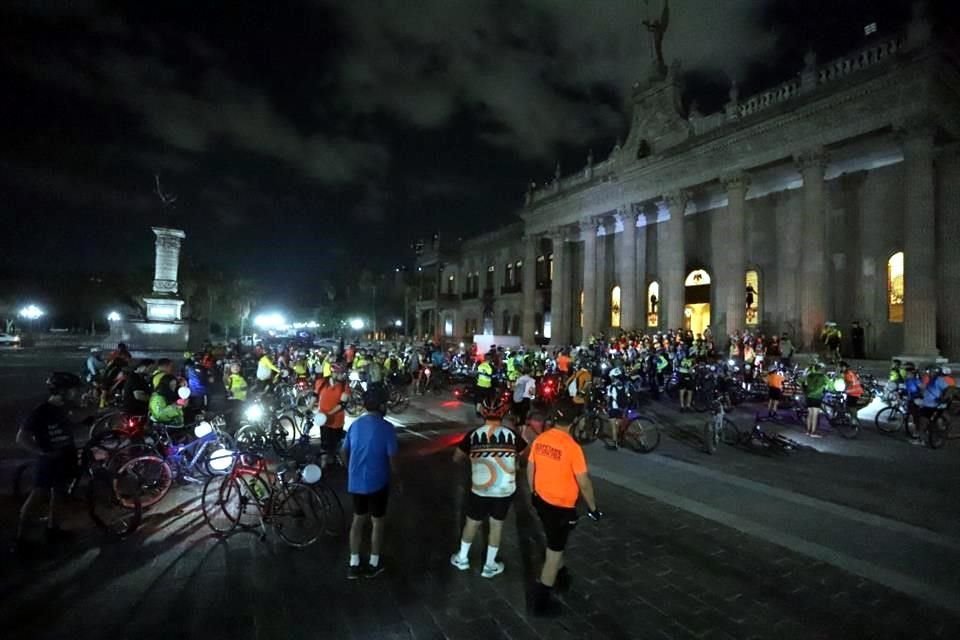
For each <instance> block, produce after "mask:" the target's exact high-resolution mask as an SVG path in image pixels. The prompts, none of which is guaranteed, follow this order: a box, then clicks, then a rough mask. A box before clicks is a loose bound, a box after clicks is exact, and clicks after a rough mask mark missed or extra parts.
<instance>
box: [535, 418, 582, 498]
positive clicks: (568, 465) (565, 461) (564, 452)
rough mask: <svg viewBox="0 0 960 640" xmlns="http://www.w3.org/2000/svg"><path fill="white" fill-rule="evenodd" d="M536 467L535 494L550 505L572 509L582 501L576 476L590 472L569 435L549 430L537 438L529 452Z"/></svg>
mask: <svg viewBox="0 0 960 640" xmlns="http://www.w3.org/2000/svg"><path fill="white" fill-rule="evenodd" d="M530 462H532V463H533V464H534V465H535V468H534V475H533V491H534V492H535V493H536V494H537V495H538V496H540V497H541V498H543V500H544V501H545V502H547V503H548V504H552V505H554V506H556V507H568V508H572V507H574V506H576V504H577V498H579V497H580V485H578V484H577V476H578V475H579V474H581V473H586V472H587V461H586V459H585V458H584V457H583V449H581V448H580V445H579V444H577V441H576V440H574V439H573V436H571V435H570V434H569V433H567V432H565V431H563V430H561V429H548V430H546V431H544V432H543V433H542V434H540V435H539V436H537V439H536V440H534V441H533V445H532V446H531V448H530Z"/></svg>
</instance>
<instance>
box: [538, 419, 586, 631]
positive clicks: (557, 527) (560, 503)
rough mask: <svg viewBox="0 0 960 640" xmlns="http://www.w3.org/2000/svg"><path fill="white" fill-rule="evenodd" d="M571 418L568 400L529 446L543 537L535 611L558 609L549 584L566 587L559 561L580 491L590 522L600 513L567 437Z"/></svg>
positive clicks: (574, 518)
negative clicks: (544, 540) (545, 547)
mask: <svg viewBox="0 0 960 640" xmlns="http://www.w3.org/2000/svg"><path fill="white" fill-rule="evenodd" d="M573 416H574V410H573V408H572V407H571V406H570V405H569V403H563V404H561V405H560V406H559V407H558V408H557V409H555V410H554V412H553V415H552V420H553V428H552V429H547V430H546V431H544V432H543V433H542V434H540V435H539V436H538V437H537V439H536V440H534V441H533V445H531V447H530V458H529V461H528V463H527V484H528V485H529V487H530V494H531V495H532V496H533V506H534V508H535V509H536V510H537V514H538V515H539V516H540V521H541V522H542V523H543V531H544V534H545V535H546V538H547V552H546V559H545V560H544V563H543V570H542V571H541V572H540V580H539V581H538V582H537V583H536V585H534V594H533V599H532V602H531V604H532V607H533V613H534V614H535V615H543V616H551V615H557V614H558V613H560V604H559V603H558V602H557V601H556V600H555V599H554V598H553V595H552V590H553V588H554V586H556V588H557V589H558V590H561V591H565V590H566V589H568V588H569V587H570V574H569V572H568V571H567V569H566V567H564V565H563V550H564V548H565V547H566V545H567V537H568V536H569V535H570V531H571V530H572V529H573V527H574V525H575V524H576V522H577V509H576V506H577V499H578V498H579V497H580V495H581V494H583V499H584V501H585V502H586V503H587V507H588V508H589V509H590V511H589V513H588V514H587V515H589V516H590V518H591V519H592V520H595V521H596V520H600V519H601V518H602V517H603V514H602V513H601V512H600V511H598V510H597V501H596V498H595V497H594V493H593V483H592V482H591V481H590V476H589V475H588V473H587V461H586V459H585V458H584V457H583V449H581V448H580V445H579V444H577V441H576V440H574V439H573V436H571V435H570V424H571V422H572V419H573Z"/></svg>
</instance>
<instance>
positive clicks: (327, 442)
mask: <svg viewBox="0 0 960 640" xmlns="http://www.w3.org/2000/svg"><path fill="white" fill-rule="evenodd" d="M349 396H350V388H349V387H347V373H346V370H345V368H344V367H343V365H341V364H336V365H334V366H333V375H332V376H330V383H329V384H326V385H323V387H322V388H321V389H320V392H319V393H318V394H317V411H319V412H320V413H322V414H324V415H325V416H326V417H327V421H326V423H325V424H324V425H323V427H321V430H320V442H321V448H322V449H323V454H324V458H326V459H327V460H329V459H330V458H331V457H333V456H334V455H335V454H336V452H337V450H338V449H339V448H340V442H341V441H342V440H343V426H344V421H345V413H344V410H343V403H344V402H346V401H347V398H349Z"/></svg>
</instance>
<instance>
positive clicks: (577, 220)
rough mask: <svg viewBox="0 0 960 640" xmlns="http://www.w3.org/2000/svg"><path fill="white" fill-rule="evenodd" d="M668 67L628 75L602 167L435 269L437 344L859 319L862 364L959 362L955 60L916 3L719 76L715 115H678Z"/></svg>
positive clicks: (550, 187)
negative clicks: (802, 49)
mask: <svg viewBox="0 0 960 640" xmlns="http://www.w3.org/2000/svg"><path fill="white" fill-rule="evenodd" d="M680 76H681V73H680V68H679V63H675V64H674V66H673V67H672V68H670V69H668V70H665V72H664V71H659V72H658V71H656V70H655V71H654V72H652V73H651V77H650V78H649V79H648V80H647V81H646V82H643V83H638V84H637V85H635V86H634V88H633V93H632V98H633V117H632V122H631V128H630V133H629V136H628V137H627V139H626V140H625V142H624V143H623V144H622V145H620V144H618V145H617V146H616V147H615V148H614V150H613V151H612V153H611V154H610V155H609V157H608V158H607V159H605V160H603V161H602V162H599V163H596V164H595V163H593V161H592V158H588V160H587V163H586V166H585V167H584V168H583V169H582V170H581V171H579V172H577V173H576V174H574V175H568V176H563V175H561V172H560V171H559V167H558V170H557V174H556V176H555V178H554V180H553V181H552V182H551V183H549V184H547V185H545V186H541V187H539V188H536V187H534V186H533V185H531V188H530V190H529V191H528V193H527V198H526V204H525V206H524V207H523V209H522V210H521V211H520V212H519V217H520V219H521V221H522V222H520V223H517V224H514V225H511V226H509V227H506V228H504V229H501V230H498V231H495V232H493V233H490V234H486V235H484V236H482V237H479V238H476V239H473V240H471V241H469V242H466V243H463V244H462V245H461V246H460V247H458V250H457V252H456V253H455V254H454V255H450V256H448V257H447V259H446V260H445V261H443V262H442V264H440V266H441V267H442V269H440V270H438V271H437V275H436V278H437V279H436V289H437V292H438V298H437V299H436V300H433V301H429V304H432V305H433V308H434V310H435V313H436V317H437V318H438V319H439V320H438V322H437V323H436V326H435V334H436V336H437V337H438V338H454V337H457V336H465V335H471V333H481V332H483V331H484V330H485V329H486V330H488V332H492V333H496V334H502V333H519V335H521V336H522V337H523V338H524V340H525V342H527V343H533V342H534V341H536V340H538V339H541V338H544V337H549V338H550V341H551V342H552V343H555V344H567V343H571V342H578V341H580V340H583V339H584V338H585V337H587V336H589V335H590V334H592V333H596V332H599V331H604V330H606V331H609V330H611V329H616V328H624V329H642V330H654V329H665V328H676V327H690V328H692V329H694V331H696V332H701V331H702V330H703V329H704V328H705V327H708V326H709V327H710V328H711V330H712V332H713V333H714V335H724V334H729V333H731V332H733V331H734V330H737V329H743V328H744V327H753V328H756V329H757V330H762V331H766V332H771V331H776V332H780V331H787V332H790V333H792V334H793V335H794V336H795V339H799V340H800V342H802V343H803V344H804V345H810V344H812V343H813V342H814V341H815V340H816V337H817V336H818V335H819V332H820V330H821V328H822V327H823V325H824V323H825V322H827V321H834V322H837V323H838V325H840V327H841V328H842V329H844V330H845V331H846V330H847V329H848V328H849V326H850V324H851V323H852V322H853V321H854V320H858V321H859V322H860V323H861V324H862V325H863V326H864V327H865V329H866V342H867V345H866V346H867V350H868V352H869V354H870V355H872V356H877V357H884V356H890V355H895V354H908V355H911V356H917V357H919V356H924V357H929V356H934V355H936V354H938V353H939V354H942V355H946V356H950V357H954V358H956V357H960V322H958V318H960V295H956V293H955V292H956V291H958V290H960V289H958V287H957V286H956V285H958V284H960V237H958V236H960V145H958V143H957V140H958V138H960V57H958V55H957V53H956V52H954V51H952V50H951V49H950V48H949V47H947V46H945V45H944V43H941V42H939V41H937V40H936V39H934V38H933V37H932V35H931V28H930V25H929V23H928V22H927V20H926V18H925V17H924V15H923V14H922V13H918V14H917V15H915V17H914V19H913V21H912V23H911V24H910V26H909V29H908V31H907V32H906V33H904V34H902V35H901V36H898V37H896V38H893V39H888V40H875V41H872V42H871V44H870V45H869V46H867V47H866V48H864V49H862V50H859V51H856V52H854V53H852V54H850V55H848V56H844V57H843V58H841V59H838V60H834V61H830V62H828V63H826V64H818V62H817V60H816V58H815V56H814V55H813V54H808V56H807V57H806V59H805V61H804V66H803V70H802V72H801V73H800V74H798V76H797V77H795V78H792V79H790V80H788V81H787V82H784V83H783V84H781V85H779V86H777V87H774V88H772V89H770V90H769V91H764V92H762V93H760V94H758V95H754V96H749V97H741V96H740V95H739V92H738V90H737V88H736V87H735V86H734V87H732V88H731V90H730V94H729V102H728V103H727V104H726V107H725V109H724V110H723V111H721V112H719V113H714V114H710V115H703V114H700V113H698V112H697V111H696V108H695V107H694V108H693V109H691V110H689V111H684V110H683V108H682V104H683V97H684V96H683V94H682V91H683V87H682V85H681V82H680ZM531 264H533V265H534V267H535V268H534V269H530V268H529V265H531ZM509 265H513V268H512V271H513V274H512V275H511V274H510V273H509V269H508V267H509ZM537 265H540V267H541V268H540V269H538V268H536V267H537ZM419 304H420V303H418V305H419ZM419 308H420V307H419V306H418V309H419ZM491 322H492V324H491ZM517 323H519V324H517Z"/></svg>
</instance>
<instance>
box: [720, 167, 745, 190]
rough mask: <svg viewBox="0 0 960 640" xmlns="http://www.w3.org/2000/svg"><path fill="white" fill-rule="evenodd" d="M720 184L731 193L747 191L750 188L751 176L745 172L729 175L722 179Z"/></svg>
mask: <svg viewBox="0 0 960 640" xmlns="http://www.w3.org/2000/svg"><path fill="white" fill-rule="evenodd" d="M720 182H721V183H723V186H724V188H725V189H726V190H727V191H728V192H729V191H746V190H747V189H749V188H750V174H748V173H746V172H744V171H738V172H736V173H729V174H727V175H725V176H721V177H720Z"/></svg>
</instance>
